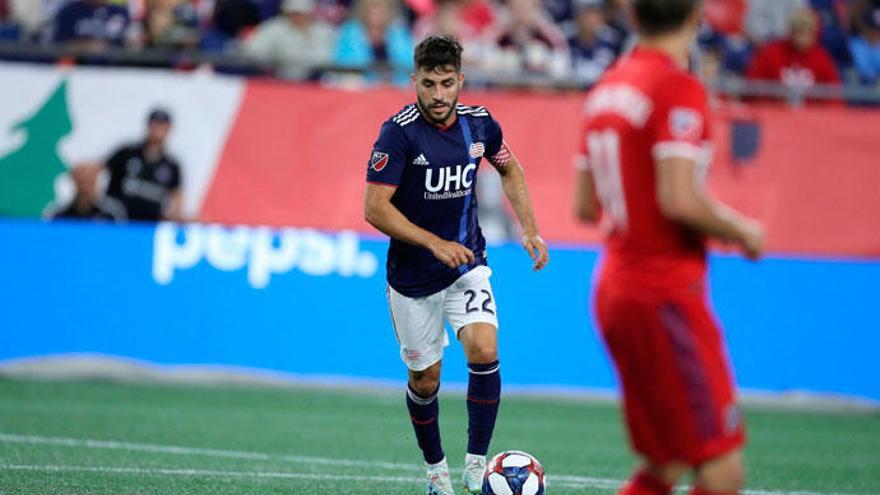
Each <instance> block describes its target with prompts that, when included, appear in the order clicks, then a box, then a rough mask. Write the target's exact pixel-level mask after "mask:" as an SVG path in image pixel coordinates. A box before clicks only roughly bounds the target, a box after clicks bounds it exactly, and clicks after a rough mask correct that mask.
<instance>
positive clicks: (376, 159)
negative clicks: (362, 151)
mask: <svg viewBox="0 0 880 495" xmlns="http://www.w3.org/2000/svg"><path fill="white" fill-rule="evenodd" d="M386 165H388V153H382V152H381V151H374V152H373V154H372V156H370V168H371V169H373V170H375V171H376V172H381V171H382V169H383V168H385V166H386Z"/></svg>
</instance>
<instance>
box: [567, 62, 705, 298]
mask: <svg viewBox="0 0 880 495" xmlns="http://www.w3.org/2000/svg"><path fill="white" fill-rule="evenodd" d="M584 114H585V125H584V132H583V135H582V140H581V143H582V149H581V151H582V153H583V160H581V162H580V163H581V164H582V166H583V167H586V169H588V170H590V171H591V172H592V173H593V178H594V181H595V184H596V189H597V194H598V197H599V201H600V203H601V205H602V210H603V218H602V222H603V227H604V228H605V230H606V232H607V256H606V259H605V266H604V270H603V279H604V280H605V281H607V282H612V281H613V282H612V283H621V284H633V283H636V284H638V285H641V286H644V285H649V286H655V287H656V286H657V285H662V286H663V287H670V286H671V287H682V286H688V287H693V286H694V285H693V284H694V283H697V284H699V283H700V282H702V279H703V276H704V274H705V266H706V248H705V244H706V242H705V238H704V237H703V236H702V235H700V234H698V233H697V232H695V231H693V230H690V229H689V228H687V227H685V226H684V225H681V224H679V223H676V222H673V221H671V220H669V219H667V218H666V217H664V216H663V214H662V212H661V211H660V205H659V203H658V201H657V192H656V191H657V177H656V167H657V165H656V164H657V162H658V161H659V160H663V159H666V158H684V159H688V160H693V161H694V162H696V163H697V169H696V170H697V175H698V177H696V178H695V180H696V181H698V182H699V183H704V182H705V176H706V172H707V170H708V166H709V162H710V159H711V147H710V143H709V137H710V132H709V111H708V97H707V93H706V90H705V88H704V87H703V85H702V84H701V83H700V81H699V80H697V79H696V78H695V77H694V76H692V75H691V74H689V73H688V72H686V71H684V70H683V69H682V68H681V67H679V65H678V64H677V63H676V62H675V61H674V60H673V59H672V58H671V57H670V56H668V55H666V54H664V53H662V52H659V51H654V50H650V49H645V48H641V47H640V48H637V49H636V50H635V51H634V52H633V53H632V54H631V55H630V56H629V57H627V58H625V59H623V60H621V61H620V62H619V63H618V64H617V65H616V66H615V67H614V68H612V69H611V70H610V71H609V72H608V73H607V74H606V75H605V76H604V77H603V78H602V80H601V81H600V82H599V84H598V85H597V86H596V87H595V88H594V89H593V90H592V91H591V92H590V93H589V95H588V96H587V100H586V103H585V106H584Z"/></svg>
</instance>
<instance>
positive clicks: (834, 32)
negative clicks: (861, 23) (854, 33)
mask: <svg viewBox="0 0 880 495" xmlns="http://www.w3.org/2000/svg"><path fill="white" fill-rule="evenodd" d="M850 3H851V2H850V0H810V5H812V7H813V10H814V11H816V15H817V16H818V18H819V26H820V27H821V34H820V36H819V39H820V40H821V42H822V46H824V47H825V49H826V50H828V53H830V54H831V57H832V58H833V59H834V61H835V62H836V63H837V67H838V70H839V71H841V72H844V71H846V70H847V69H849V68H850V67H851V66H852V57H851V56H850V53H849V38H850V31H851V24H852V22H851V17H850Z"/></svg>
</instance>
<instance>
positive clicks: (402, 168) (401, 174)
mask: <svg viewBox="0 0 880 495" xmlns="http://www.w3.org/2000/svg"><path fill="white" fill-rule="evenodd" d="M456 112H457V114H458V118H457V119H456V121H455V123H454V124H452V125H451V126H450V127H448V128H445V129H440V128H438V127H436V126H434V125H433V124H431V123H430V122H428V121H427V120H425V118H424V117H422V114H421V113H420V112H419V110H418V108H417V107H416V105H415V104H411V105H408V106H406V107H404V108H403V110H401V111H400V112H398V113H397V114H396V115H395V116H394V117H392V118H390V119H388V120H387V121H386V122H385V123H384V124H383V125H382V130H381V131H380V133H379V138H378V139H377V140H376V144H375V145H373V153H372V155H371V156H370V161H369V163H368V170H367V181H368V182H373V183H380V184H388V185H392V186H397V190H396V191H395V192H394V195H393V196H392V197H391V203H392V204H393V205H394V206H395V207H397V209H398V210H400V211H401V213H403V215H404V216H406V218H408V219H409V221H410V222H412V223H414V224H415V225H417V226H419V227H421V228H423V229H425V230H427V231H429V232H432V233H433V234H434V235H436V236H438V237H440V238H441V239H445V240H447V241H455V242H458V243H460V244H462V245H464V246H465V247H467V248H468V249H470V250H471V251H473V252H474V256H475V258H476V260H475V262H474V263H473V264H471V265H467V266H461V267H459V268H457V269H453V268H449V267H447V266H446V265H444V264H443V263H442V262H441V261H440V260H438V259H437V258H435V257H434V255H432V254H431V252H430V251H429V250H427V249H424V248H421V247H416V246H413V245H410V244H407V243H404V242H401V241H398V240H396V239H391V246H390V248H389V249H388V264H387V269H388V283H389V284H390V285H391V286H392V287H394V290H396V291H397V292H400V293H401V294H403V295H405V296H407V297H425V296H428V295H431V294H434V293H435V292H438V291H440V290H443V289H445V288H446V287H448V286H450V285H451V284H452V283H453V282H455V280H457V279H458V277H460V276H461V275H463V274H465V273H467V272H468V271H469V270H471V269H472V268H474V267H475V266H478V265H485V264H486V240H485V239H484V238H483V233H482V231H481V230H480V224H479V222H478V221H477V197H476V185H477V184H476V183H477V168H478V167H479V166H480V162H481V161H482V158H483V157H484V156H486V157H494V156H496V155H497V154H499V152H502V135H501V126H499V125H498V122H496V121H495V120H494V119H493V118H492V116H491V115H489V112H488V111H487V110H486V109H485V108H483V107H469V106H465V105H458V106H457V108H456Z"/></svg>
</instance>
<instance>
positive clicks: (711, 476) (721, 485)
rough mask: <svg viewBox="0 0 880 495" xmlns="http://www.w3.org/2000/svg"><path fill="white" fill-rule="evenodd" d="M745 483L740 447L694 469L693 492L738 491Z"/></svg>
mask: <svg viewBox="0 0 880 495" xmlns="http://www.w3.org/2000/svg"><path fill="white" fill-rule="evenodd" d="M744 483H745V467H744V466H743V453H742V449H736V450H734V451H732V452H729V453H727V454H724V455H723V456H721V457H716V458H715V459H711V460H709V461H707V462H705V463H703V464H702V465H700V466H699V467H698V468H697V470H696V475H695V477H694V487H695V488H694V491H693V493H694V494H700V495H707V494H732V493H738V492H739V491H740V490H741V489H742V487H743V484H744Z"/></svg>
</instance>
